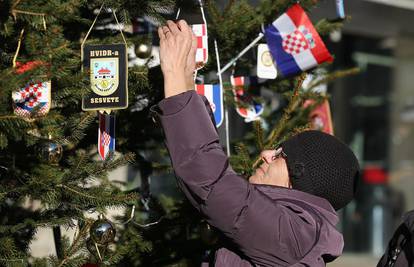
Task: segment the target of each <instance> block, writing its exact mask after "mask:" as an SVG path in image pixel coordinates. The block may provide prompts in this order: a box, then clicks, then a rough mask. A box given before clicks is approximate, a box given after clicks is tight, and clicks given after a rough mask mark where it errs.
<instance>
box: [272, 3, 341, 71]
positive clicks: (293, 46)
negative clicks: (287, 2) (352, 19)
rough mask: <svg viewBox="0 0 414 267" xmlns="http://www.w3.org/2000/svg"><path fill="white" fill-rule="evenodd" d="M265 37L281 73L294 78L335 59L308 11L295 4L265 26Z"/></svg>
mask: <svg viewBox="0 0 414 267" xmlns="http://www.w3.org/2000/svg"><path fill="white" fill-rule="evenodd" d="M265 37H266V41H267V45H268V46H269V49H270V52H271V53H272V56H273V59H274V60H275V61H276V65H277V68H278V70H279V73H281V74H282V75H283V76H284V77H288V76H294V75H297V74H300V73H301V72H303V71H306V70H309V69H312V68H314V67H316V66H318V65H319V64H322V63H323V62H332V61H333V58H332V56H331V54H330V53H329V51H328V50H327V49H326V46H325V44H324V42H323V41H322V39H321V37H320V36H319V34H318V32H317V31H316V29H315V27H314V26H313V24H312V22H311V20H310V19H309V17H308V15H307V14H306V12H305V10H303V8H302V7H301V6H300V5H299V4H294V5H292V6H291V7H290V8H289V9H288V10H287V11H286V12H285V13H283V14H282V15H281V16H280V17H279V18H277V19H276V20H275V21H273V23H272V24H270V25H269V26H267V27H266V29H265Z"/></svg>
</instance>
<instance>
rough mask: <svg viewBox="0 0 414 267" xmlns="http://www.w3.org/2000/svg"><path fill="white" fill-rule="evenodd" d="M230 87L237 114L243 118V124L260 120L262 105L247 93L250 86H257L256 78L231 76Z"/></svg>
mask: <svg viewBox="0 0 414 267" xmlns="http://www.w3.org/2000/svg"><path fill="white" fill-rule="evenodd" d="M230 81H231V85H232V86H233V94H234V100H235V102H236V111H237V113H238V114H239V115H240V116H241V117H243V118H244V121H245V122H251V121H255V120H258V119H260V115H261V114H262V113H263V110H264V104H263V103H261V102H259V101H257V100H256V99H255V98H254V97H253V96H251V95H250V94H249V93H248V92H247V91H248V90H249V89H251V88H250V87H251V86H254V85H257V77H254V76H250V77H248V76H238V77H235V76H233V75H232V76H231V77H230Z"/></svg>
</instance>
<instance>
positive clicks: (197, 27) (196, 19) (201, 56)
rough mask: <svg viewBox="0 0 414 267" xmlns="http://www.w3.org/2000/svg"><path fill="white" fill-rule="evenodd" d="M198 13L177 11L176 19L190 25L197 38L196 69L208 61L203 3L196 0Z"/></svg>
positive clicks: (194, 11)
mask: <svg viewBox="0 0 414 267" xmlns="http://www.w3.org/2000/svg"><path fill="white" fill-rule="evenodd" d="M198 4H199V6H200V12H197V11H196V10H193V9H192V8H191V9H190V10H184V8H183V10H182V9H181V8H179V9H178V11H177V15H176V19H177V20H179V19H184V20H186V21H187V22H188V23H189V24H190V25H191V29H192V30H193V33H194V35H195V37H196V38H197V50H196V68H197V69H201V68H203V67H204V66H205V64H206V63H207V61H208V31H207V21H206V17H205V14H204V7H203V2H202V1H201V0H198Z"/></svg>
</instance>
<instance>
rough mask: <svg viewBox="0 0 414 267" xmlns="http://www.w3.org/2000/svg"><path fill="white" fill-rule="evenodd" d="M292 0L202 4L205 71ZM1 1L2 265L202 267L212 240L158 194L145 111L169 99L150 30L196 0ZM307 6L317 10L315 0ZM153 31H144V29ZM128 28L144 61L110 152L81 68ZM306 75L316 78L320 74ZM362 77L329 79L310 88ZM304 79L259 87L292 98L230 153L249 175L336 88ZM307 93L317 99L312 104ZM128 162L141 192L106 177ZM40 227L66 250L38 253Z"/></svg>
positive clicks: (132, 76) (228, 98) (157, 140)
mask: <svg viewBox="0 0 414 267" xmlns="http://www.w3.org/2000/svg"><path fill="white" fill-rule="evenodd" d="M295 3H296V1H292V0H283V1H280V0H279V1H270V0H266V1H260V3H259V4H257V5H256V6H253V5H251V4H249V3H248V2H247V1H227V3H226V5H225V6H224V8H220V7H219V6H218V5H217V3H215V2H214V1H208V2H206V3H204V10H205V12H206V18H205V19H206V21H207V23H208V40H209V43H208V46H209V47H210V50H209V53H208V56H209V59H208V63H207V64H206V65H205V66H204V68H203V69H202V70H200V71H199V73H198V77H204V80H205V81H208V82H210V83H216V82H218V77H217V76H216V75H215V73H216V71H217V64H216V56H215V53H214V42H213V41H214V40H216V42H217V44H218V48H219V55H220V60H221V62H222V63H221V65H224V63H227V62H228V61H230V60H231V59H233V58H234V57H235V56H236V54H237V53H238V52H239V51H241V50H243V48H245V47H246V46H247V45H248V44H249V43H250V42H251V41H252V39H253V37H255V36H257V34H258V33H259V32H260V30H261V25H268V24H270V23H272V22H273V21H274V20H275V19H276V18H277V17H278V16H280V15H281V14H283V13H284V12H285V11H286V10H287V9H288V8H289V7H291V6H292V5H293V4H295ZM0 4H1V9H0V10H1V11H0V12H1V15H0V40H1V43H0V53H1V60H0V72H1V73H0V74H1V77H2V78H1V79H0V88H1V90H0V101H1V105H0V151H1V153H0V184H1V186H0V203H1V205H0V214H1V216H0V217H1V225H0V229H1V230H0V265H2V266H3V265H4V266H27V264H28V263H29V262H30V264H31V266H81V265H82V264H85V263H87V262H99V263H100V264H101V265H107V266H116V265H119V266H169V265H172V264H177V263H179V264H181V265H180V266H193V265H197V264H198V263H199V261H200V260H201V257H202V253H203V252H204V251H206V250H208V249H209V248H210V247H211V246H214V243H215V241H216V239H217V238H216V236H215V235H214V234H213V233H212V232H211V229H210V228H209V226H208V225H205V224H203V223H202V222H201V218H200V217H199V216H198V215H197V214H196V212H195V211H194V210H193V209H192V208H190V207H189V205H188V204H187V203H186V202H183V201H181V200H175V199H171V198H166V197H161V198H155V197H154V196H152V195H151V192H150V190H149V184H148V177H149V176H150V175H152V174H154V173H171V170H170V167H169V163H168V153H167V151H166V149H165V147H164V146H163V143H162V141H163V136H162V132H161V130H160V129H159V128H158V127H157V126H156V125H155V124H154V123H153V122H152V119H151V116H150V110H149V108H150V107H151V106H152V105H154V104H157V102H158V101H160V100H161V99H162V98H163V91H162V74H161V71H160V68H159V66H156V65H157V64H153V63H151V62H153V61H151V59H152V58H151V48H154V47H156V46H157V38H154V35H155V31H154V30H156V26H157V25H161V24H162V23H164V21H165V19H168V18H174V17H175V15H176V11H177V7H179V8H180V9H181V10H182V12H183V14H184V13H186V12H187V14H189V13H190V14H191V13H192V12H193V11H194V12H199V8H200V7H199V2H193V1H181V2H178V3H174V2H173V1H171V0H162V1H160V0H157V1H150V0H139V1H128V0H123V1H104V2H103V1H79V0H70V1H61V0H53V1H43V0H33V1H24V0H5V1H1V2H0ZM300 5H301V6H302V7H303V8H304V9H305V10H307V11H311V8H312V7H314V6H315V5H317V1H315V0H305V1H301V3H300ZM95 19H96V24H95V25H94V27H91V25H93V22H94V20H95ZM340 26H341V23H337V22H335V23H332V22H329V21H327V20H322V21H320V22H317V23H316V24H315V27H316V29H317V30H318V32H319V33H320V34H322V35H323V34H327V33H329V32H330V31H332V30H335V29H337V28H338V27H340ZM143 27H144V28H145V27H147V28H146V29H145V30H142V31H141V29H143ZM136 28H138V29H136ZM120 29H123V31H124V33H123V34H124V35H125V37H126V40H125V41H126V42H127V45H128V47H130V48H131V47H135V48H136V49H135V54H136V56H137V57H138V58H135V60H134V58H133V57H132V54H134V53H133V52H131V51H130V50H131V49H129V50H128V51H129V56H128V57H129V58H130V64H129V67H128V81H127V84H128V100H129V101H128V102H129V103H130V105H129V108H128V109H123V110H119V111H116V112H115V114H116V125H117V128H116V136H117V138H116V153H112V152H110V153H109V154H108V155H105V156H106V157H105V159H104V160H100V159H99V156H98V153H97V150H98V148H97V133H96V130H97V128H98V116H97V113H96V111H82V98H83V97H84V96H85V92H88V90H90V86H91V81H90V76H89V73H88V71H85V70H83V68H82V65H83V63H82V60H81V49H82V46H81V44H82V42H83V41H84V42H85V44H86V45H99V44H119V43H123V42H124V39H123V37H124V36H123V35H122V34H121V33H120V31H119V30H120ZM89 30H90V34H89V35H88V34H87V33H88V32H89ZM137 33H139V34H137ZM86 36H88V38H86ZM262 41H263V42H264V41H265V40H264V38H263V40H262ZM132 50H133V49H132ZM140 60H141V61H143V62H144V63H140V62H141V61H140ZM254 65H255V59H254V55H251V54H246V55H245V56H243V57H242V58H240V59H239V60H238V63H237V67H236V68H235V69H234V72H235V73H236V72H237V71H241V72H243V71H244V72H245V71H246V70H247V72H249V70H250V69H252V68H253V66H254ZM322 67H326V66H325V65H323V66H322ZM308 72H311V73H314V74H315V73H318V72H317V69H314V68H312V70H308ZM352 72H353V71H345V72H340V71H339V72H335V73H329V74H328V73H325V74H323V75H322V76H319V79H316V80H314V81H313V82H311V84H310V85H309V86H308V88H310V89H311V88H313V87H316V86H318V85H320V84H323V83H326V82H329V81H331V80H333V79H335V78H338V77H341V76H344V75H347V74H349V73H352ZM228 73H229V71H227V74H226V73H224V74H223V77H225V78H228ZM226 75H227V76H226ZM305 77H306V74H304V72H300V73H297V74H295V75H291V76H289V77H286V78H283V79H282V78H279V79H276V80H266V81H264V82H263V83H261V84H260V85H259V87H258V88H259V89H260V88H261V87H265V88H267V90H270V91H271V92H274V93H277V94H280V95H284V99H286V100H285V103H286V104H285V108H284V109H283V108H278V109H275V110H272V111H266V110H265V111H264V113H263V114H262V116H261V118H262V119H261V121H262V122H265V125H267V127H263V123H260V122H259V121H256V122H254V123H249V124H248V130H247V135H246V136H244V138H243V139H242V140H238V141H239V142H237V143H236V144H235V145H234V146H233V145H232V146H231V148H229V151H231V152H232V154H233V156H232V158H231V162H232V164H233V167H234V168H235V170H238V171H240V172H242V171H243V173H242V174H248V173H249V172H250V171H251V170H252V169H253V168H254V164H255V161H256V159H257V155H258V152H259V151H260V150H261V149H263V148H269V147H272V146H274V145H275V143H276V144H277V143H280V142H281V141H283V140H284V139H285V138H286V137H288V136H290V135H291V134H293V133H295V132H298V131H301V130H303V129H304V128H306V127H309V120H308V118H309V113H310V112H311V111H312V109H314V108H315V107H316V106H318V105H319V104H320V103H321V102H322V101H323V100H324V99H325V98H326V96H321V95H320V94H318V93H315V92H313V91H312V90H310V89H309V90H307V91H305V90H302V83H303V81H304V79H305ZM41 90H45V91H41ZM48 90H49V91H48ZM248 93H250V92H248ZM42 94H43V95H42ZM49 94H50V97H48V96H49ZM233 94H234V91H233V87H232V86H231V85H230V83H229V82H228V81H227V80H226V81H224V95H225V103H226V108H227V109H229V110H231V109H233V108H235V107H236V108H237V107H243V105H245V103H243V101H237V100H235V99H237V98H235V97H234V95H233ZM306 99H313V100H314V102H313V104H312V105H309V106H307V107H306V108H303V103H304V101H305V100H306ZM257 101H263V99H260V98H259V99H258V100H257ZM221 129H223V127H221ZM256 144H257V145H256ZM148 155H150V156H148ZM125 164H128V165H130V166H133V167H135V168H136V169H137V170H139V172H140V174H141V186H140V187H139V188H127V189H126V187H125V184H122V183H119V182H114V181H111V180H109V179H108V172H109V171H112V170H115V169H117V168H118V167H120V166H122V165H125ZM169 178H170V179H173V178H172V177H169ZM34 203H35V204H34ZM116 208H123V212H124V215H123V216H120V217H119V218H115V219H113V220H114V221H112V222H111V220H109V219H107V218H106V213H107V211H108V210H110V209H116ZM91 213H94V214H95V215H96V214H99V215H100V217H101V219H97V218H96V216H95V217H91V216H89V214H91ZM42 227H51V228H53V232H54V240H53V242H54V243H55V247H56V256H50V257H48V258H33V257H31V254H30V250H29V249H28V248H29V244H30V242H31V240H32V239H33V238H34V235H35V233H36V232H37V231H38V229H39V228H42ZM65 228H72V229H75V231H76V232H75V235H74V237H73V239H69V238H67V237H66V236H64V235H62V234H61V230H62V229H65ZM115 232H116V234H115ZM114 238H115V240H116V242H113V240H114ZM200 238H202V239H203V240H204V241H206V242H204V243H202V242H201V241H200ZM51 242H52V240H51Z"/></svg>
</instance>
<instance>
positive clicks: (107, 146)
mask: <svg viewBox="0 0 414 267" xmlns="http://www.w3.org/2000/svg"><path fill="white" fill-rule="evenodd" d="M98 114H99V115H98V116H99V129H98V152H99V155H100V156H101V159H102V160H105V158H106V157H107V156H108V153H109V151H115V116H111V115H109V114H101V113H100V112H98Z"/></svg>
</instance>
